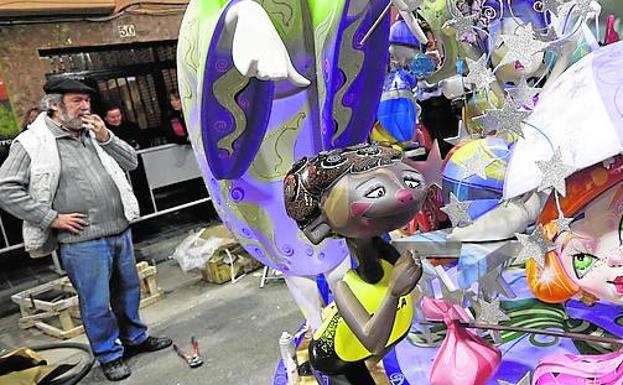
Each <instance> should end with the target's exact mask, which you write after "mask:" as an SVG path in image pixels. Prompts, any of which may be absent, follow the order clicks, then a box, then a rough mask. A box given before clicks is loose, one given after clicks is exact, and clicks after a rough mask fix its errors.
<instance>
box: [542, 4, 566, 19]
mask: <svg viewBox="0 0 623 385" xmlns="http://www.w3.org/2000/svg"><path fill="white" fill-rule="evenodd" d="M564 3H565V1H564V0H541V4H543V12H545V11H550V12H551V13H553V14H554V15H556V16H558V12H559V11H560V7H562V5H563V4H564Z"/></svg>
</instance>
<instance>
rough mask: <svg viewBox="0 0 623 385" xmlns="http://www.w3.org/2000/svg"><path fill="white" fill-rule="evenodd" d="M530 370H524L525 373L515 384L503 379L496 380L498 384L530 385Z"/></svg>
mask: <svg viewBox="0 0 623 385" xmlns="http://www.w3.org/2000/svg"><path fill="white" fill-rule="evenodd" d="M530 381H531V378H530V372H526V374H524V376H523V377H521V380H519V382H518V383H516V384H511V383H510V382H508V381H504V380H498V384H499V385H530Z"/></svg>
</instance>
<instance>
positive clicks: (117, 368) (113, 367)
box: [101, 358, 132, 381]
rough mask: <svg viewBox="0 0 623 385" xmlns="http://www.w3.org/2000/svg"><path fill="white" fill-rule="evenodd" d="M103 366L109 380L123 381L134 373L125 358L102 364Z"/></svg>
mask: <svg viewBox="0 0 623 385" xmlns="http://www.w3.org/2000/svg"><path fill="white" fill-rule="evenodd" d="M101 366H102V371H103V372H104V375H105V376H106V378H108V381H121V380H123V379H124V378H128V377H130V374H132V371H131V370H130V368H129V367H128V365H126V364H125V362H123V358H117V359H116V360H113V361H110V362H107V363H105V364H101Z"/></svg>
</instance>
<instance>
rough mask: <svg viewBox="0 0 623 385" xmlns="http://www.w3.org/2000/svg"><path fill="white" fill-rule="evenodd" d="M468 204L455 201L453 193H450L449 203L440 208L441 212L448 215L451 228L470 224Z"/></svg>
mask: <svg viewBox="0 0 623 385" xmlns="http://www.w3.org/2000/svg"><path fill="white" fill-rule="evenodd" d="M469 206H470V203H469V202H461V201H459V200H458V199H456V195H454V193H452V192H451V193H450V203H449V204H447V205H445V206H444V207H442V208H441V211H443V212H444V213H446V214H448V216H449V217H450V221H451V222H452V225H453V226H461V225H468V224H470V223H472V220H471V219H470V217H469V213H468V210H469Z"/></svg>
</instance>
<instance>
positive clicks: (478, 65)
mask: <svg viewBox="0 0 623 385" xmlns="http://www.w3.org/2000/svg"><path fill="white" fill-rule="evenodd" d="M465 61H466V62H467V68H468V69H469V73H468V74H467V78H466V79H465V80H466V81H467V83H469V84H473V85H474V86H475V87H476V91H480V90H486V89H489V85H490V84H491V83H493V82H494V81H496V78H495V76H493V73H492V72H491V70H490V69H489V68H488V67H487V57H486V56H485V55H482V56H481V57H480V59H478V60H477V61H473V60H472V59H470V58H465Z"/></svg>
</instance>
